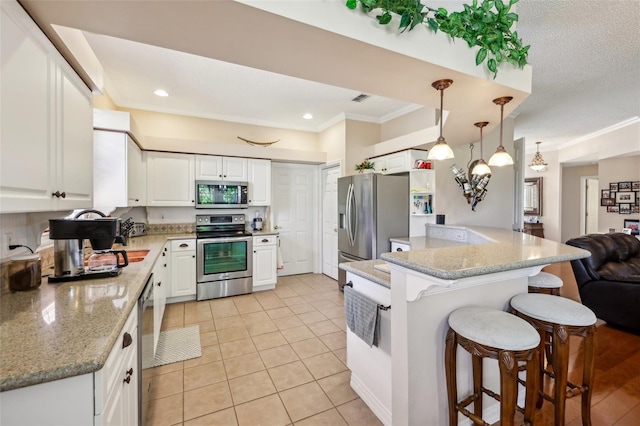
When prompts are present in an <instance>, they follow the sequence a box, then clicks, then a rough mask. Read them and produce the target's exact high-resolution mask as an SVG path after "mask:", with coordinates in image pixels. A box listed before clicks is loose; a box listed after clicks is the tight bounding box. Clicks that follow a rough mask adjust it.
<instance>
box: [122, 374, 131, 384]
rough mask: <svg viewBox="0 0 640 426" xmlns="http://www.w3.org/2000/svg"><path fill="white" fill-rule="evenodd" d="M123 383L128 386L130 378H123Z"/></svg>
mask: <svg viewBox="0 0 640 426" xmlns="http://www.w3.org/2000/svg"><path fill="white" fill-rule="evenodd" d="M123 382H125V383H126V384H129V383H130V382H131V376H127V377H125V378H124V380H123Z"/></svg>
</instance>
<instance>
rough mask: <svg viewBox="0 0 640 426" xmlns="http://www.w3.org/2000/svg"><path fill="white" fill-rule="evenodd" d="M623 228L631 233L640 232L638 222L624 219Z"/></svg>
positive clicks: (639, 221)
mask: <svg viewBox="0 0 640 426" xmlns="http://www.w3.org/2000/svg"><path fill="white" fill-rule="evenodd" d="M624 227H625V228H627V229H631V231H632V232H633V231H636V232H638V231H640V220H633V219H625V220H624Z"/></svg>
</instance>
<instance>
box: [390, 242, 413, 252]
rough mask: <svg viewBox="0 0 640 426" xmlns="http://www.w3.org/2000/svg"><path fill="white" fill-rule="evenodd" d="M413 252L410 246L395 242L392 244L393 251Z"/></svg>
mask: <svg viewBox="0 0 640 426" xmlns="http://www.w3.org/2000/svg"><path fill="white" fill-rule="evenodd" d="M409 250H411V246H410V245H409V244H402V243H397V242H395V241H392V242H391V251H409Z"/></svg>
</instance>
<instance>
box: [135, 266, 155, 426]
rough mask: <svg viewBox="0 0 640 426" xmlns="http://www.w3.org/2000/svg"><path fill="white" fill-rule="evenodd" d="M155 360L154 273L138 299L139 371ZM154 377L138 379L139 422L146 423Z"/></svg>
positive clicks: (142, 376)
mask: <svg viewBox="0 0 640 426" xmlns="http://www.w3.org/2000/svg"><path fill="white" fill-rule="evenodd" d="M152 360H153V274H151V276H149V279H148V280H147V283H146V284H145V286H144V290H142V294H141V295H140V298H139V299H138V371H143V368H144V367H146V366H148V365H151V361H152ZM152 379H153V378H152V377H149V378H145V377H144V374H141V375H140V380H138V424H139V425H141V426H142V425H144V424H146V420H147V411H148V408H149V393H150V392H151V386H152Z"/></svg>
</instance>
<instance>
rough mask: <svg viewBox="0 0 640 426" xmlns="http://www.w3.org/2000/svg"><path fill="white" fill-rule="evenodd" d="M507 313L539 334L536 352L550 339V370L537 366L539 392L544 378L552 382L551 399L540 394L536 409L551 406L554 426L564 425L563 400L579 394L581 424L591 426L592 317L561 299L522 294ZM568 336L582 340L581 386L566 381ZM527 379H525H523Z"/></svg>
mask: <svg viewBox="0 0 640 426" xmlns="http://www.w3.org/2000/svg"><path fill="white" fill-rule="evenodd" d="M510 303H511V310H512V311H513V312H514V313H515V314H516V315H517V316H519V317H520V318H523V319H524V320H526V321H527V322H529V323H530V324H532V325H533V326H534V327H535V328H536V329H537V330H538V332H539V333H540V342H541V343H540V350H541V351H543V350H544V343H545V341H546V340H547V338H550V339H551V358H552V362H551V365H552V367H553V371H552V372H549V371H546V370H545V369H544V367H543V365H542V362H541V365H540V369H539V371H540V378H539V385H540V389H544V386H543V383H544V382H543V380H544V375H545V374H547V375H548V376H549V377H551V378H553V379H554V383H553V396H550V395H547V394H545V393H544V391H541V392H540V397H539V398H538V402H537V407H538V408H540V407H542V403H543V399H546V400H548V401H550V402H552V403H553V404H554V406H555V407H554V425H556V426H562V425H564V422H565V421H564V417H565V407H566V398H571V397H573V396H576V395H580V394H581V395H582V424H583V425H591V395H592V393H593V390H592V386H591V383H592V381H593V372H594V367H595V333H596V326H595V324H596V316H595V314H594V313H593V311H591V309H589V308H587V307H586V306H584V305H582V304H580V303H578V302H575V301H573V300H570V299H566V298H564V297H557V296H551V295H548V294H532V293H525V294H519V295H517V296H514V297H513V298H512V299H511V302H510ZM569 336H581V337H583V338H584V339H585V347H584V367H583V373H582V384H580V385H575V384H573V383H571V382H568V381H567V374H568V370H569ZM527 380H528V377H527Z"/></svg>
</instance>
